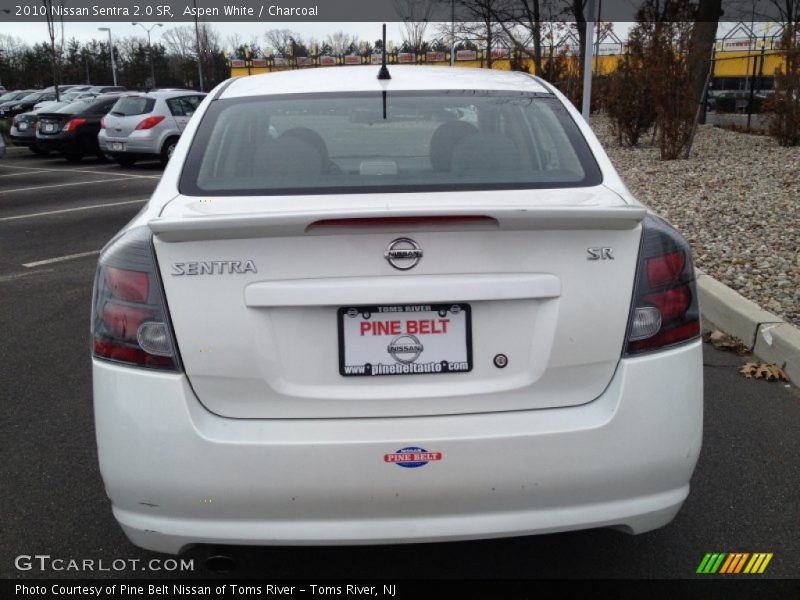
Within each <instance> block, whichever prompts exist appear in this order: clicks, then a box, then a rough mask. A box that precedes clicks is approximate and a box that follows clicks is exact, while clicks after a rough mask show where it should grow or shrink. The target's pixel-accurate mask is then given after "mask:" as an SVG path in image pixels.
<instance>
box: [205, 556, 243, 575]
mask: <svg viewBox="0 0 800 600" xmlns="http://www.w3.org/2000/svg"><path fill="white" fill-rule="evenodd" d="M206 569H208V570H209V571H213V572H214V573H231V572H233V571H235V570H236V559H234V558H233V557H232V556H228V555H227V554H220V553H217V552H215V553H213V554H209V555H208V557H207V558H206Z"/></svg>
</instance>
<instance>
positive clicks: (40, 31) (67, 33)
mask: <svg viewBox="0 0 800 600" xmlns="http://www.w3.org/2000/svg"><path fill="white" fill-rule="evenodd" d="M146 25H147V27H150V26H151V25H153V24H152V23H146ZM181 25H192V23H191V22H188V23H170V24H167V23H165V24H164V27H163V28H161V27H156V28H154V29H153V30H152V32H151V33H150V36H151V39H152V41H153V42H154V43H155V42H156V41H157V40H158V39H159V37H160V35H161V33H162V32H164V31H165V30H166V29H170V28H172V27H176V26H181ZM211 25H213V26H214V29H216V30H217V31H219V33H220V36H221V38H222V41H223V43H224V42H225V41H226V40H227V38H228V36H229V35H231V34H234V33H235V34H238V35H239V36H240V37H241V38H242V40H243V41H247V40H249V39H250V38H251V36H257V37H258V38H259V40H260V41H261V43H262V44H264V32H265V31H267V30H268V29H291V30H292V31H296V32H297V33H299V34H300V36H301V37H302V38H304V39H309V38H316V39H318V40H324V39H325V37H326V36H327V35H328V34H329V33H331V32H333V31H339V30H340V29H341V30H344V31H346V32H347V33H354V34H356V35H358V37H359V39H366V40H369V41H371V42H374V41H375V40H377V39H380V37H381V23H351V22H347V23H309V22H304V23H263V22H261V23H252V22H250V23H211ZM431 25H433V24H431ZM102 26H103V23H65V25H64V37H65V38H66V39H69V38H72V37H74V38H76V39H78V40H80V41H86V40H91V39H92V38H95V39H106V38H107V36H108V33H106V32H104V31H97V28H98V27H102ZM109 27H111V34H112V35H113V36H114V37H115V38H117V37H128V36H132V35H135V36H142V37H144V36H146V35H147V34H146V33H145V31H144V29H143V28H142V27H139V26H138V25H131V24H130V23H111V24H110V25H109ZM432 31H433V27H432V26H431V27H429V32H432ZM2 33H7V34H10V35H13V36H14V37H19V38H22V39H23V40H25V41H26V42H28V43H29V44H35V43H37V42H43V41H45V40H47V39H48V36H47V24H46V23H45V22H44V21H42V23H18V24H15V25H14V28H13V30H10V28H8V29H6V31H3V32H2ZM386 37H387V38H388V39H391V40H395V41H396V42H398V43H399V42H400V41H401V40H402V38H403V34H402V24H401V23H387V24H386Z"/></svg>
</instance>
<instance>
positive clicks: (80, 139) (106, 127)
mask: <svg viewBox="0 0 800 600" xmlns="http://www.w3.org/2000/svg"><path fill="white" fill-rule="evenodd" d="M32 95H33V94H28V96H32ZM41 96H42V94H38V101H39V102H40V104H38V105H36V106H34V105H31V107H32V110H28V111H26V112H21V113H17V114H16V115H15V116H14V120H13V123H12V126H11V130H10V138H11V141H12V142H13V143H14V145H16V146H24V147H27V148H29V149H30V150H31V151H32V152H33V153H35V154H48V153H50V152H54V151H55V152H59V153H60V154H61V155H63V156H64V158H66V159H67V160H69V161H72V162H78V161H80V160H81V159H83V158H84V157H85V156H92V155H94V156H97V157H99V158H110V159H113V160H115V161H116V162H118V163H119V164H120V165H122V166H130V165H132V164H134V163H135V162H136V161H139V160H153V159H158V160H160V162H161V163H162V165H166V163H167V162H168V161H169V158H170V156H171V155H172V151H173V150H174V148H175V145H176V144H177V142H178V138H179V137H180V135H181V133H182V132H183V130H184V128H185V127H186V124H187V123H188V122H189V119H190V118H191V116H192V115H193V114H194V112H195V111H196V110H197V107H198V106H199V104H200V102H202V100H203V98H204V97H205V94H203V93H199V92H194V91H192V90H179V89H170V90H158V91H153V92H150V93H146V94H142V93H135V92H128V91H123V90H117V89H113V90H106V91H103V90H97V89H96V88H90V89H77V90H76V89H71V90H69V92H66V93H64V94H62V96H61V98H62V99H61V101H60V102H55V101H47V98H46V97H45V98H42V97H41ZM30 100H37V98H30ZM30 100H29V101H28V102H30ZM12 102H13V101H12Z"/></svg>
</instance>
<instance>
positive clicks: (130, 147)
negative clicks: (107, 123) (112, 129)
mask: <svg viewBox="0 0 800 600" xmlns="http://www.w3.org/2000/svg"><path fill="white" fill-rule="evenodd" d="M161 141H162V136H160V135H159V136H154V135H152V134H150V132H149V131H134V132H133V133H132V134H131V135H129V136H119V137H115V136H112V135H108V130H107V129H101V130H100V134H99V135H98V136H97V144H98V145H99V146H100V150H102V151H103V152H105V153H106V154H108V155H109V156H114V157H118V156H124V157H132V158H153V157H154V156H158V155H159V154H160V153H161ZM113 143H122V144H125V150H124V151H119V150H112V148H113V146H112V144H113Z"/></svg>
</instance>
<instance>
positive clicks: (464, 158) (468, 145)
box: [453, 133, 521, 173]
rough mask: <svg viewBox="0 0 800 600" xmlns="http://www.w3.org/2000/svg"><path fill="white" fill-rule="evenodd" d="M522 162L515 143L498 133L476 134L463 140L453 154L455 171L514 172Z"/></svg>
mask: <svg viewBox="0 0 800 600" xmlns="http://www.w3.org/2000/svg"><path fill="white" fill-rule="evenodd" d="M520 166H521V160H520V156H519V151H518V150H517V146H516V144H514V141H513V140H512V139H511V138H509V137H507V136H504V135H500V134H497V133H476V134H473V135H470V136H469V137H465V138H464V139H462V140H461V141H460V142H459V144H458V147H457V148H456V149H455V152H453V171H457V172H462V173H463V172H466V171H513V170H517V169H519V168H520Z"/></svg>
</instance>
